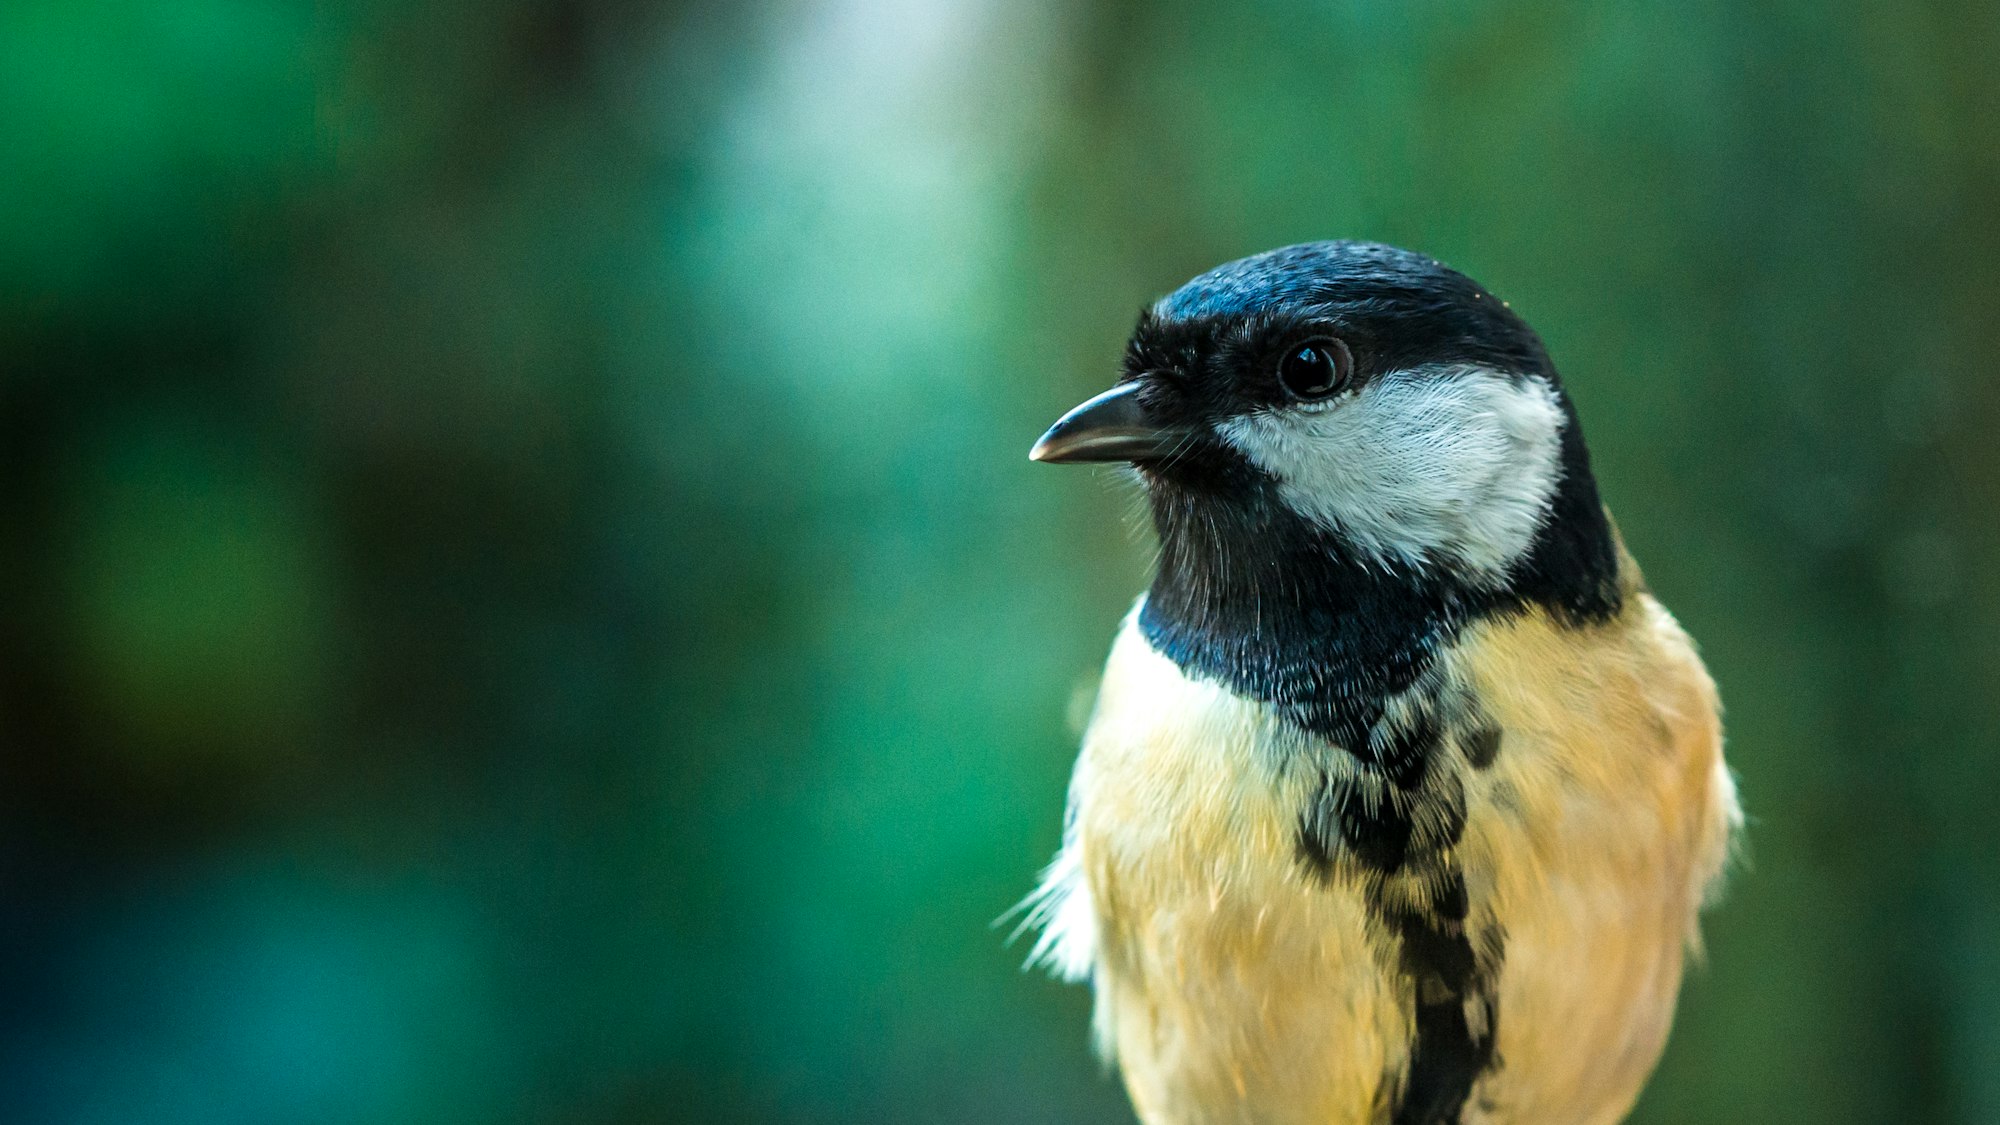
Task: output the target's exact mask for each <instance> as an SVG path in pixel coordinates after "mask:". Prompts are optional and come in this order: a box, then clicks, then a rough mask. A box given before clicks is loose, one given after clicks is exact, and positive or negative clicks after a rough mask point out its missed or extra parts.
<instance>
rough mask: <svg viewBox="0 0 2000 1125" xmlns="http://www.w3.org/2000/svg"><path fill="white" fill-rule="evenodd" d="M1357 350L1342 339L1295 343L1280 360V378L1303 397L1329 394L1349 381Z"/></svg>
mask: <svg viewBox="0 0 2000 1125" xmlns="http://www.w3.org/2000/svg"><path fill="white" fill-rule="evenodd" d="M1353 369H1354V354H1353V353H1352V352H1349V351H1348V350H1347V345H1346V344H1343V343H1341V342H1340V341H1339V340H1334V339H1323V340H1308V341H1306V342H1305V343H1302V344H1295V345H1293V346H1292V350H1290V351H1288V352H1286V353H1285V358H1283V359H1281V360H1279V361H1278V382H1280V383H1283V384H1284V385H1285V389H1286V390H1287V391H1290V392H1291V393H1292V394H1293V395H1295V396H1297V397H1299V398H1302V399H1315V398H1325V397H1326V396H1328V395H1330V394H1333V393H1334V392H1335V391H1338V390H1340V389H1341V388H1342V387H1345V386H1346V385H1347V378H1348V375H1349V374H1350V373H1351V372H1352V371H1353Z"/></svg>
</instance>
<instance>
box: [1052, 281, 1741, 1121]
mask: <svg viewBox="0 0 2000 1125" xmlns="http://www.w3.org/2000/svg"><path fill="white" fill-rule="evenodd" d="M1030 456H1031V457H1032V458H1033V459H1034V460H1037V461H1048V462H1061V463H1070V462H1126V463H1129V464H1130V465H1131V466H1133V467H1134V468H1135V469H1136V472H1137V476H1138V479H1139V480H1140V481H1141V482H1142V483H1143V486H1144V491H1145V493H1146V496H1147V498H1148V500H1149V502H1150V507H1151V510H1152V518H1153V524H1154V526H1155V528H1156V530H1157V532H1158V536H1159V559H1158V565H1157V572H1156V574H1155V576H1154V578H1153V581H1152V585H1151V587H1150V589H1149V590H1148V591H1147V592H1146V593H1145V595H1144V596H1143V597H1141V598H1140V599H1139V601H1138V603H1137V605H1136V606H1135V607H1134V608H1133V609H1132V611H1131V613H1130V614H1129V615H1128V616H1127V617H1126V618H1125V621H1124V624H1123V626H1122V627H1121V629H1120V630H1119V632H1118V635H1117V638H1116V640H1115V641H1114V642H1113V644H1112V648H1111V655H1110V658H1109V662H1108V663H1107V665H1106V667H1105V670H1104V677H1103V681H1102V684H1101V686H1100V688H1099V691H1098V696H1097V701H1096V705H1095V710H1094V712H1093V714H1092V717H1091V720H1090V723H1089V727H1088V730H1087V733H1086V734H1085V736H1084V740H1083V748H1082V753H1081V755H1080V757H1079V758H1078V760H1077V764H1076V772H1075V775H1074V778H1073V780H1072V782H1071V786H1070V794H1069V808H1068V816H1067V820H1066V822H1065V825H1066V826H1065V830H1064V832H1063V841H1062V848H1061V851H1060V853H1059V855H1058V857H1057V859H1056V860H1055V862H1054V863H1053V864H1052V865H1051V867H1050V868H1049V870H1048V871H1047V872H1046V873H1045V875H1044V877H1043V881H1042V885H1041V887H1040V889H1039V890H1038V891H1037V892H1036V893H1035V894H1034V895H1033V896H1031V898H1030V900H1029V902H1028V904H1027V906H1028V909H1029V916H1030V921H1031V923H1032V924H1034V925H1035V926H1037V927H1039V929H1040V934H1039V938H1038V940H1037V942H1036V944H1035V946H1034V951H1033V954H1032V958H1033V959H1034V960H1035V961H1038V962H1040V963H1043V964H1046V965H1048V966H1050V967H1051V968H1052V969H1053V970H1054V971H1055V972H1057V973H1058V974H1060V975H1061V976H1063V977H1065V978H1069V979H1072V980H1085V979H1087V980H1089V981H1090V982H1091V984H1092V985H1093V986H1094V989H1095V1002H1096V1003H1095V1015H1094V1018H1093V1025H1094V1033H1095V1039H1096V1042H1097V1044H1098V1047H1099V1049H1100V1050H1101V1052H1102V1053H1103V1054H1104V1055H1105V1057H1106V1058H1107V1059H1109V1060H1114V1061H1115V1063H1116V1065H1117V1066H1118V1067H1119V1069H1120V1070H1121V1072H1122V1074H1123V1077H1124V1081H1125V1086H1126V1089H1127V1091H1128V1092H1129V1093H1130V1096H1131V1099H1132V1102H1133V1105H1134V1107H1135V1109H1136V1110H1137V1113H1138V1116H1139V1118H1140V1119H1141V1120H1142V1121H1144V1122H1146V1123H1147V1125H1209V1123H1218V1125H1219V1123H1224V1122H1227V1123H1231V1125H1237V1123H1257V1125H1264V1123H1271V1125H1280V1123H1291V1122H1298V1123H1302V1125H1303V1123H1308V1122H1310V1123H1312V1125H1362V1123H1369V1125H1440V1123H1475V1122H1476V1123H1493V1125H1499V1123H1509V1125H1528V1123H1532V1125H1572V1123H1575V1125H1592V1123H1603V1122H1615V1121H1618V1120H1620V1119H1621V1118H1623V1117H1624V1116H1625V1114H1626V1113H1627V1112H1628V1111H1629V1110H1630V1108H1631V1106H1632V1104H1633V1101H1634V1100H1635V1099H1636V1098H1637V1097H1638V1094H1639V1091H1640V1088H1641V1086H1642V1085H1643V1084H1644V1082H1645V1080H1646V1077H1647V1075H1648V1074H1649V1072H1650V1071H1651V1070H1652V1068H1653V1065H1654V1063H1655V1061H1656V1060H1657V1058H1658V1057H1659V1054H1660V1051H1661V1048H1662V1047H1663V1045H1664V1044H1665V1041H1666V1038H1667V1030H1668V1026H1669V1024H1670V1023H1671V1021H1672V1016H1673V1009H1674V1001H1675V994H1676V992H1677V991H1678V989H1679V985H1680V980H1681V973H1682V964H1683V959H1684V956H1685V955H1686V954H1687V952H1688V951H1690V950H1691V949H1692V948H1693V947H1694V943H1695V942H1696V940H1697V936H1698V935H1697V932H1696V916H1697V913H1698V912H1699V910H1700V908H1701V907H1702V905H1703V903H1704V901H1705V900H1706V899H1707V898H1708V897H1709V895H1710V894H1711V891H1712V888H1713V887H1714V884H1715V883H1716V881H1717V879H1718V875H1719V873H1720V872H1721V871H1722V869H1723V868H1724V866H1725V860H1726V856H1727V855H1728V853H1729V851H1730V847H1731V841H1732V839H1733V837H1734V835H1735V833H1736V832H1737V830H1738V827H1739V826H1740V823H1741V819H1742V818H1741V813H1740V811H1739V809H1738V805H1737V800H1736V791H1735V785H1734V783H1733V781H1732V779H1731V776H1730V773H1729V771H1728V770H1727V768H1726V767H1725V766H1724V764H1723V759H1722V751H1721V741H1722V737H1721V727H1720V723H1719V720H1718V715H1717V699H1716V692H1715V686H1714V684H1713V682H1712V681H1711V680H1710V678H1709V675H1708V673H1707V671H1706V670H1705V669H1704V667H1703V665H1702V662H1701V660H1700V658H1699V657H1697V656H1696V654H1695V650H1694V647H1693V645H1692V643H1691V642H1690V641H1689V639H1688V637H1687V634H1685V633H1684V632H1683V631H1682V630H1681V628H1680V626H1679V625H1678V624H1676V623H1675V621H1674V619H1673V617H1671V616H1670V615H1669V614H1668V613H1667V611H1666V610H1665V609H1664V608H1662V607H1661V605H1660V603H1659V602H1658V601H1656V600H1654V598H1653V596H1652V594H1651V593H1650V592H1649V591H1648V588H1647V586H1646V584H1645V581H1644V579H1643V578H1641V576H1640V574H1639V569H1638V567H1637V566H1636V565H1635V564H1634V563H1633V561H1632V558H1631V556H1630V555H1628V554H1627V553H1626V551H1625V549H1624V547H1623V544H1622V543H1621V541H1620V539H1619V536H1618V532H1617V529H1616V528H1615V527H1614V526H1613V524H1612V521H1611V519H1610V517H1609V515H1608V514H1607V513H1606V511H1605V509H1604V507H1603V505H1602V504H1601V502H1600V501H1599V499H1598V494H1597V486H1596V483H1595V481H1594V480H1593V478H1592V475H1591V470H1590V459H1589V455H1588V454H1587V453H1586V451H1585V448H1584V441H1583V434H1582V432H1581V431H1580V430H1579V429H1578V425H1577V416H1576V411H1575V409H1574V407H1573V406H1572V405H1571V402H1570V399H1569V396H1568V395H1567V394H1566V393H1565V391H1564V389H1563V385H1562V383H1561V381H1560V380H1559V379H1558V378H1557V377H1556V370H1555V367H1554V365H1553V364H1552V363H1551V362H1550V359H1549V356H1548V353H1547V351H1546V350H1545V349H1544V347H1543V345H1542V342H1541V341H1540V339H1538V338H1537V337H1536V335H1535V333H1534V332H1533V331H1532V330H1531V329H1530V328H1529V327H1528V326H1527V324H1526V323H1524V322H1523V321H1522V320H1521V319H1520V318H1519V317H1518V316H1516V315H1515V314H1514V313H1513V312H1512V311H1511V310H1510V309H1509V307H1508V306H1507V305H1506V304H1505V303H1504V302H1502V301H1499V300H1497V299H1495V298H1494V297H1493V295H1492V294H1490V293H1488V292H1487V291H1486V290H1485V289H1483V288H1481V287H1480V286H1479V285H1478V284H1476V283H1475V282H1473V281H1472V280H1471V279H1469V278H1467V277H1465V276H1464V275H1462V274H1459V273H1457V272H1455V271H1453V270H1451V269H1448V268H1446V267H1445V266H1443V265H1441V264H1439V263H1438V262H1436V261H1433V260H1432V259H1430V258H1427V257H1424V256H1422V255H1419V254H1414V253H1410V252H1408V251H1404V250H1399V249H1396V248H1393V247H1389V246H1382V245H1377V244H1372V243H1365V242H1315V243H1307V244H1303V245H1298V246H1289V247H1285V248H1282V249H1278V250H1272V251H1269V252H1267V253H1264V254H1259V255H1256V256H1254V257H1250V258H1244V259H1242V260H1241V261H1236V262H1231V263H1229V264H1227V265H1223V266H1219V267H1217V268H1216V269H1213V270H1211V271H1209V272H1208V273H1205V274H1202V275H1201V276H1199V277H1197V278H1195V279H1194V280H1192V281H1190V282H1188V283H1187V284H1186V285H1184V286H1182V287H1181V288H1180V289H1178V290H1176V291H1175V292H1173V293H1172V294H1171V295H1169V296H1167V297H1165V298H1163V299H1162V300H1160V301H1159V302H1157V303H1156V304H1154V305H1153V306H1152V307H1150V308H1149V309H1147V310H1146V311H1144V312H1143V313H1142V314H1141V315H1140V317H1139V323H1138V327H1137V329H1136V330H1135V332H1134V333H1133V336H1132V338H1131V342H1130V344H1129V346H1128V348H1127V350H1126V353H1125V359H1124V370H1123V374H1122V376H1121V378H1120V379H1119V380H1118V382H1117V385H1116V386H1114V387H1113V388H1112V389H1110V390H1108V391H1106V392H1105V393H1103V394H1101V395H1098V396H1097V397H1095V398H1093V399H1091V400H1090V401H1088V402H1086V403H1084V404H1083V405H1081V406H1079V407H1077V408H1076V409H1074V410H1072V411H1070V412H1069V413H1068V414H1065V415H1064V416H1063V417H1062V418H1061V419H1060V420H1059V421H1057V422H1056V424H1055V425H1054V426H1053V427H1051V428H1050V429H1049V431H1048V432H1047V433H1046V434H1044V435H1043V436H1042V438H1041V440H1040V441H1039V442H1037V443H1036V444H1035V446H1034V449H1033V451H1032V453H1031V454H1030Z"/></svg>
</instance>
